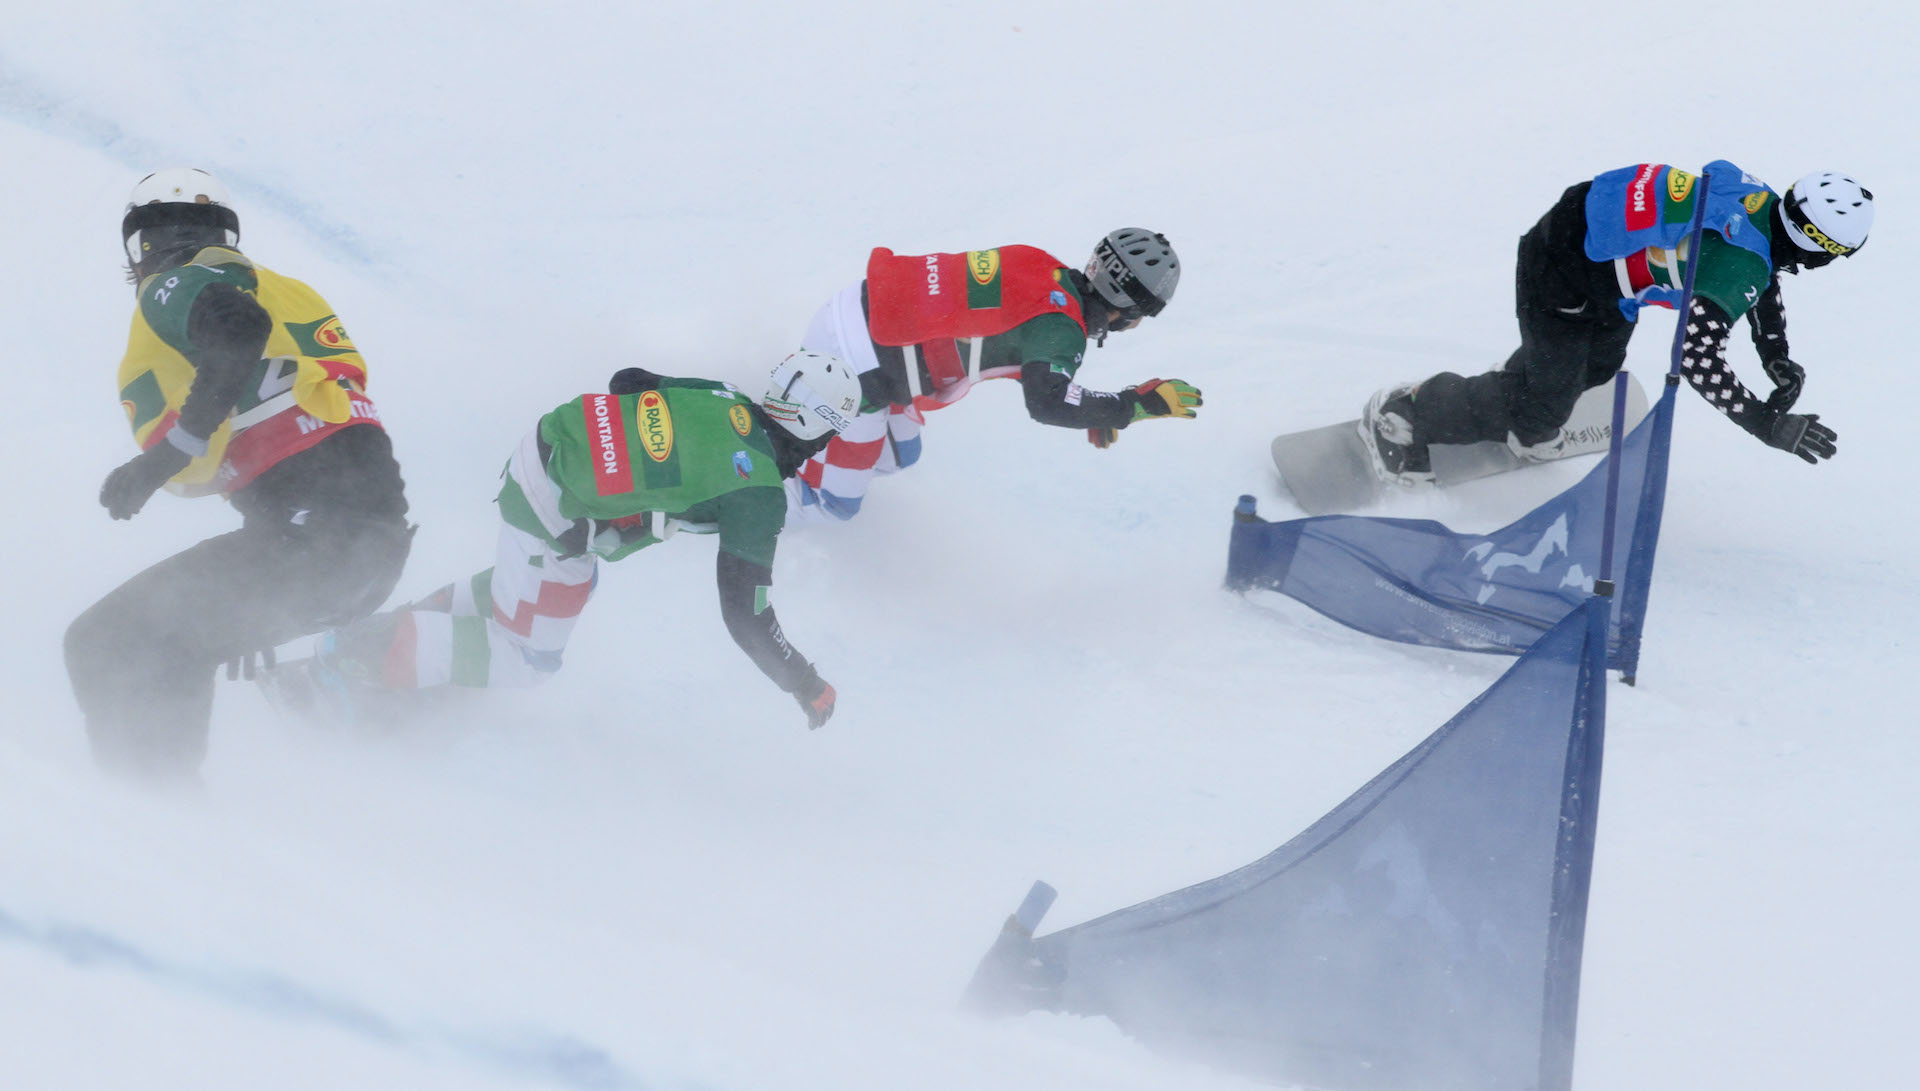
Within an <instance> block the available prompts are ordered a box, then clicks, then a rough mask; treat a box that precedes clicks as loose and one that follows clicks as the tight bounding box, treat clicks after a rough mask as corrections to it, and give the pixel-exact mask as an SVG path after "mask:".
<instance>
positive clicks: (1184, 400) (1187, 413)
mask: <svg viewBox="0 0 1920 1091" xmlns="http://www.w3.org/2000/svg"><path fill="white" fill-rule="evenodd" d="M1127 393H1128V394H1130V395H1132V398H1133V419H1134V420H1146V419H1148V418H1150V417H1194V416H1198V415H1199V414H1197V413H1195V412H1194V411H1193V409H1194V407H1195V406H1197V405H1200V404H1202V403H1201V401H1200V389H1199V388H1198V387H1196V386H1192V385H1190V384H1189V383H1187V382H1185V381H1183V380H1180V379H1148V380H1147V381H1146V382H1144V383H1141V384H1140V385H1139V386H1136V387H1134V388H1133V389H1132V390H1130V391H1128V392H1127ZM1129 423H1131V422H1129ZM1094 446H1096V447H1097V446H1099V444H1098V443H1095V444H1094Z"/></svg>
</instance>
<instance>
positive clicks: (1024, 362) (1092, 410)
mask: <svg viewBox="0 0 1920 1091" xmlns="http://www.w3.org/2000/svg"><path fill="white" fill-rule="evenodd" d="M1179 282H1180V262H1179V259H1178V258H1177V257H1176V256H1175V255H1174V252H1173V247H1172V246H1170V245H1169V244H1168V243H1167V239H1166V236H1164V235H1159V234H1155V233H1153V232H1151V231H1145V230H1142V229H1140V228H1134V227H1129V228H1122V229H1121V230H1118V231H1114V232H1112V233H1110V234H1108V235H1107V236H1106V238H1104V239H1102V240H1101V241H1100V244H1099V245H1098V246H1096V247H1095V248H1094V252H1093V257H1092V259H1091V260H1090V261H1089V262H1088V264H1087V268H1086V271H1085V272H1081V271H1078V270H1074V269H1071V268H1068V267H1067V266H1066V265H1064V264H1063V263H1062V262H1061V261H1060V260H1059V259H1058V258H1055V257H1054V256H1053V255H1051V254H1049V253H1047V252H1046V251H1044V250H1039V249H1036V248H1034V247H1031V246H1002V247H998V248H995V249H992V250H969V251H965V252H963V253H957V254H917V255H906V254H895V253H894V252H893V251H891V250H888V249H886V248H885V247H881V248H877V249H875V250H874V251H873V253H872V255H871V256H870V257H869V258H868V259H867V276H866V279H865V280H862V281H860V282H858V283H856V284H853V285H852V286H850V287H848V288H846V289H845V290H843V291H841V292H840V293H839V294H838V295H836V296H835V297H834V298H833V299H832V300H831V301H830V302H828V303H827V305H826V306H825V307H822V308H821V309H820V311H819V313H818V314H816V315H815V316H814V319H813V324H812V325H811V326H809V327H808V329H807V335H806V338H805V341H804V342H803V345H804V347H805V348H807V349H809V350H811V351H814V352H824V353H828V354H831V355H833V356H837V357H839V358H840V359H842V360H845V361H847V362H848V363H849V364H851V365H853V367H854V369H855V370H856V371H857V372H858V373H859V375H860V386H861V392H862V398H863V400H862V405H861V411H860V415H859V416H858V417H857V418H855V419H854V421H853V422H852V423H851V424H850V425H849V426H848V427H847V428H846V429H844V430H843V431H842V432H841V433H840V435H839V436H838V437H837V438H836V439H834V441H833V442H832V443H831V444H829V445H828V446H827V448H826V450H824V451H822V452H821V453H820V454H818V455H816V456H815V457H814V458H812V459H810V460H809V461H808V462H807V463H806V465H804V466H802V467H801V470H800V473H799V474H798V475H796V476H795V477H794V478H792V479H791V480H789V481H788V482H787V507H788V520H789V521H790V522H794V521H820V520H824V519H828V518H832V519H841V520H845V519H851V518H853V517H854V516H855V515H856V514H858V513H859V511H860V504H861V501H862V500H863V499H864V498H865V496H866V493H867V487H868V485H869V484H870V483H871V481H872V479H873V476H874V474H876V473H890V472H892V471H895V470H899V469H904V468H905V467H907V466H911V465H913V463H914V462H916V461H918V460H919V458H920V428H921V425H922V424H924V423H925V416H924V414H925V413H926V412H927V411H929V410H933V409H938V408H940V407H942V406H946V405H951V404H952V403H954V402H956V401H959V400H960V399H961V398H962V397H964V396H965V395H966V393H967V391H968V390H970V389H971V388H972V386H973V384H974V383H976V382H979V381H980V380H982V379H998V378H1011V379H1017V380H1019V382H1020V386H1021V388H1022V389H1023V391H1024V392H1025V395H1026V404H1027V412H1028V414H1029V415H1031V416H1032V417H1033V419H1034V420H1037V421H1039V422H1040V423H1042V424H1052V425H1059V426H1061V427H1066V428H1084V429H1086V430H1087V432H1088V438H1089V439H1090V441H1091V442H1092V443H1093V444H1094V446H1096V447H1106V446H1107V445H1109V444H1111V443H1112V442H1113V440H1114V437H1115V435H1116V434H1117V433H1118V432H1119V430H1120V429H1122V428H1125V427H1127V426H1128V425H1129V424H1132V423H1133V422H1135V421H1139V420H1147V419H1152V418H1164V417H1186V418H1191V417H1193V416H1194V415H1195V414H1194V410H1195V408H1196V407H1197V406H1199V405H1200V391H1199V390H1197V389H1195V388H1194V387H1193V386H1191V385H1189V384H1187V383H1185V382H1183V381H1181V380H1179V379H1167V380H1161V379H1149V380H1148V381H1146V382H1144V383H1140V384H1138V385H1136V386H1133V387H1131V388H1128V389H1126V390H1121V391H1119V392H1118V393H1106V392H1103V391H1097V390H1088V389H1086V388H1084V387H1082V386H1081V385H1080V384H1079V383H1078V382H1076V381H1075V379H1074V376H1075V374H1076V373H1077V372H1078V371H1079V369H1080V364H1081V361H1082V360H1083V358H1084V357H1085V355H1086V349H1087V340H1088V339H1089V338H1092V339H1093V341H1094V343H1095V344H1101V343H1103V342H1104V341H1105V339H1106V335H1107V334H1109V333H1117V332H1119V331H1121V330H1126V329H1132V328H1133V327H1134V326H1137V325H1139V324H1140V322H1141V320H1142V319H1145V318H1148V317H1151V316H1153V315H1157V314H1159V313H1160V311H1161V309H1162V308H1164V307H1165V306H1166V305H1167V301H1168V300H1170V299H1172V298H1173V290H1174V287H1175V286H1176V285H1177V284H1179Z"/></svg>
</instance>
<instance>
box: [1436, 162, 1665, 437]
mask: <svg viewBox="0 0 1920 1091" xmlns="http://www.w3.org/2000/svg"><path fill="white" fill-rule="evenodd" d="M1591 186H1592V183H1590V182H1582V183H1580V184H1579V185H1577V186H1574V187H1572V188H1571V189H1569V190H1567V192H1566V193H1565V194H1564V195H1562V196H1561V198H1560V200H1559V201H1558V202H1557V203H1555V205H1554V206H1553V207H1552V208H1550V209H1548V210H1547V214H1546V215H1545V216H1542V217H1541V218H1540V222H1539V223H1537V224H1535V225H1534V226H1533V229H1532V230H1530V231H1528V232H1527V233H1526V234H1525V235H1522V236H1521V237H1520V252H1519V260H1518V261H1517V262H1516V264H1515V272H1514V282H1515V283H1514V311H1515V313H1516V314H1517V316H1518V317H1519V320H1520V347H1519V348H1517V349H1515V350H1514V352H1513V355H1512V356H1510V357H1508V358H1507V363H1506V366H1504V367H1502V368H1500V369H1498V370H1495V371H1487V372H1482V373H1481V374H1479V375H1473V376H1466V377H1463V376H1460V375H1456V374H1454V373H1453V372H1450V371H1448V372H1441V373H1440V374H1438V375H1435V376H1434V377H1432V378H1431V379H1428V380H1427V381H1426V382H1424V383H1421V384H1420V389H1419V392H1418V393H1417V394H1416V395H1415V396H1414V404H1413V415H1414V421H1413V438H1414V440H1415V442H1418V443H1478V442H1481V441H1485V440H1492V441H1496V442H1497V441H1503V440H1505V439H1506V438H1507V433H1509V432H1511V433H1513V434H1514V435H1515V436H1517V437H1519V439H1520V442H1522V443H1526V444H1534V443H1540V442H1543V441H1545V440H1548V439H1551V438H1552V437H1553V435H1554V433H1555V432H1557V431H1559V429H1560V426H1561V425H1562V424H1565V423H1566V421H1567V418H1568V417H1570V416H1572V415H1573V406H1574V403H1575V402H1577V401H1579V400H1580V395H1581V394H1583V393H1585V392H1586V391H1587V390H1589V389H1591V388H1593V387H1596V386H1599V385H1600V384H1602V383H1604V382H1606V381H1607V380H1609V379H1611V378H1613V376H1614V374H1615V373H1616V372H1618V371H1619V370H1620V366H1621V365H1622V364H1624V363H1625V362H1626V359H1627V341H1628V339H1630V338H1631V337H1632V336H1633V328H1634V327H1633V323H1632V322H1629V321H1627V318H1626V316H1625V315H1623V314H1621V313H1620V307H1619V303H1618V301H1619V299H1620V291H1619V288H1618V286H1617V282H1616V280H1615V277H1614V272H1613V265H1612V263H1611V262H1596V261H1592V260H1589V259H1588V257H1587V255H1586V249H1585V244H1586V232H1587V213H1586V198H1587V190H1588V189H1589V188H1591Z"/></svg>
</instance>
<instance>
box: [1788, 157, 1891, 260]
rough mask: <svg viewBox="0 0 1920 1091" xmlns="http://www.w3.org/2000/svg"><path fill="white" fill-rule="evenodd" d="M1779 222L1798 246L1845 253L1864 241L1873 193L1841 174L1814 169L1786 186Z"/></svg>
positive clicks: (1838, 254) (1870, 224)
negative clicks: (1814, 170) (1812, 172)
mask: <svg viewBox="0 0 1920 1091" xmlns="http://www.w3.org/2000/svg"><path fill="white" fill-rule="evenodd" d="M1780 222H1781V223H1783V224H1785V225H1786V228H1787V237H1788V238H1790V239H1792V240H1793V244H1794V245H1795V246H1798V247H1799V248H1800V249H1802V250H1810V251H1812V252H1814V253H1816V254H1822V253H1824V254H1831V255H1833V256H1834V257H1846V256H1847V255H1848V254H1851V253H1853V252H1854V251H1855V250H1858V249H1860V248H1861V247H1862V246H1865V245H1866V244H1867V232H1868V231H1871V230H1872V229H1873V194H1872V193H1871V192H1869V191H1868V190H1867V189H1866V188H1865V187H1863V186H1861V185H1860V183H1858V182H1856V181H1854V180H1853V179H1851V178H1849V177H1847V176H1846V175H1844V174H1838V173H1835V172H1834V171H1830V170H1823V171H1818V172H1816V173H1814V174H1809V175H1807V176H1806V177H1805V178H1802V179H1800V180H1799V181H1798V182H1795V183H1794V184H1793V185H1791V186H1789V187H1788V188H1787V193H1786V196H1784V197H1782V198H1780ZM1828 260H1832V259H1831V258H1829V259H1828Z"/></svg>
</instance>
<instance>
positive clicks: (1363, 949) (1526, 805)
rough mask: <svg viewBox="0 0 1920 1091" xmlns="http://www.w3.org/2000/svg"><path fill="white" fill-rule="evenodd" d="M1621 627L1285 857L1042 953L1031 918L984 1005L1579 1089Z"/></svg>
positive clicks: (1414, 1075)
mask: <svg viewBox="0 0 1920 1091" xmlns="http://www.w3.org/2000/svg"><path fill="white" fill-rule="evenodd" d="M1606 615H1607V606H1606V600H1605V599H1603V598H1600V597H1597V596H1595V597H1592V598H1590V599H1589V600H1588V601H1587V604H1586V605H1585V606H1582V607H1577V608H1576V609H1575V610H1573V611H1572V612H1571V613H1570V614H1568V615H1567V616H1566V617H1565V618H1564V619H1563V620H1562V621H1561V622H1560V623H1559V624H1558V625H1557V626H1555V627H1553V628H1552V629H1551V630H1550V631H1549V632H1548V633H1547V634H1546V635H1544V636H1542V637H1541V638H1540V639H1538V640H1536V641H1534V642H1533V646H1532V648H1531V649H1530V650H1529V651H1527V652H1526V653H1525V654H1523V655H1522V656H1521V657H1520V658H1519V660H1518V661H1517V662H1515V663H1514V665H1513V666H1512V667H1511V668H1510V669H1509V670H1508V671H1507V673H1506V674H1505V675H1503V676H1502V677H1501V678H1500V679H1499V680H1498V681H1496V682H1495V683H1494V684H1493V685H1492V686H1491V687H1490V688H1489V689H1487V691H1486V692H1485V693H1483V694H1481V695H1480V696H1479V697H1478V698H1476V699H1475V700H1474V701H1473V702H1472V703H1471V704H1469V705H1468V706H1467V707H1466V708H1465V709H1463V710H1462V711H1461V712H1460V713H1459V714H1458V715H1456V716H1455V717H1454V718H1453V719H1452V720H1451V721H1449V722H1448V723H1447V724H1446V725H1445V726H1443V727H1441V728H1440V729H1439V730H1437V731H1435V732H1434V733H1433V734H1432V735H1431V736H1429V737H1428V738H1427V739H1426V740H1425V741H1423V742H1422V743H1420V744H1419V745H1418V746H1417V747H1415V748H1414V749H1413V750H1412V751H1411V752H1409V753H1408V754H1407V755H1405V756H1404V757H1402V758H1401V759H1400V760H1398V761H1396V762H1395V763H1393V765H1392V766H1390V767H1389V768H1388V769H1387V770H1386V771H1385V772H1383V773H1381V774H1380V775H1379V776H1377V777H1375V778H1374V779H1373V780H1372V781H1371V782H1369V783H1368V784H1367V785H1366V786H1365V787H1363V788H1361V789H1360V790H1359V791H1358V792H1356V793H1355V794H1354V795H1353V796H1352V797H1350V798H1349V799H1347V800H1346V801H1345V802H1344V803H1341V804H1340V805H1339V806H1338V807H1336V808H1334V809H1333V810H1332V811H1331V812H1330V813H1328V814H1327V815H1326V817H1324V818H1322V819H1321V820H1320V821H1318V822H1316V823H1314V824H1313V826H1311V827H1310V828H1309V829H1307V830H1306V832H1304V833H1302V834H1300V835H1299V836H1298V837H1295V838H1294V839H1293V840H1291V841H1289V842H1287V843H1286V844H1285V845H1283V846H1281V847H1280V848H1279V849H1277V850H1275V851H1274V852H1273V853H1271V854H1269V855H1268V856H1266V857H1265V858H1263V859H1261V860H1259V861H1256V862H1255V863H1252V864H1250V865H1248V866H1246V867H1244V868H1241V869H1239V870H1238V871H1234V872H1231V873H1229V874H1227V875H1223V876H1221V877H1219V878H1217V879H1212V880H1209V881H1207V882H1203V883H1200V884H1199V885H1197V886H1192V887H1188V888H1187V889H1185V890H1180V891H1176V892H1174V893H1171V894H1167V895H1164V896H1162V897H1159V898H1156V899H1154V900H1152V901H1149V902H1145V903H1142V904H1140V905H1136V906H1133V907H1132V908H1129V909H1123V910H1120V911H1119V912H1116V913H1111V914H1108V915H1107V916H1104V917H1100V918H1098V919H1096V920H1093V921H1089V922H1087V923H1085V924H1080V925H1076V926H1074V927H1071V928H1067V929H1063V930H1061V931H1059V932H1055V933H1053V934H1051V935H1048V936H1044V937H1041V938H1039V939H1030V938H1027V937H1029V936H1030V934H1031V933H1030V931H1028V929H1030V927H1031V925H1032V924H1034V923H1037V921H1033V920H1031V919H1026V918H1031V917H1033V916H1034V915H1035V913H1034V912H1032V911H1029V910H1025V909H1023V911H1022V912H1023V914H1024V915H1025V916H1024V917H1020V916H1018V915H1017V916H1016V918H1010V919H1009V921H1008V925H1007V930H1006V932H1005V933H1003V936H1002V941H1001V942H1000V943H998V944H996V945H995V948H994V951H993V952H990V953H989V956H988V959H987V960H986V961H983V963H982V966H981V972H980V974H978V975H976V977H975V980H974V985H973V987H972V988H971V989H970V992H969V1000H970V1001H971V1002H973V1003H974V1004H975V1005H976V1006H978V1007H985V1008H990V1009H997V1010H1001V1011H1007V1010H1013V1011H1019V1010H1028V1009H1034V1008H1043V1009H1049V1010H1056V1011H1066V1012H1073V1013H1079V1014H1086V1015H1103V1016H1106V1017H1108V1018H1110V1019H1112V1020H1113V1021H1114V1022H1115V1023H1116V1024H1118V1025H1119V1027H1120V1028H1121V1029H1122V1030H1124V1031H1125V1032H1126V1033H1128V1034H1129V1035H1132V1036H1134V1037H1135V1038H1138V1039H1140V1040H1141V1041H1143V1042H1145V1043H1146V1044H1147V1045H1149V1046H1152V1047H1154V1048H1156V1049H1161V1050H1164V1051H1168V1052H1172V1053H1176V1054H1179V1055H1183V1056H1187V1057H1192V1058H1194V1059H1198V1060H1202V1061H1204V1062H1206V1063H1209V1064H1213V1065H1216V1066H1218V1067H1221V1068H1224V1069H1229V1070H1232V1071H1237V1072H1242V1073H1245V1074H1248V1075H1252V1076H1255V1077H1258V1078H1262V1079H1270V1080H1275V1081H1283V1082H1295V1083H1300V1084H1303V1085H1306V1086H1311V1087H1316V1088H1329V1089H1335V1091H1468V1089H1472V1091H1566V1089H1567V1088H1568V1087H1569V1085H1570V1083H1571V1079H1572V1067H1573V1043H1574V1026H1575V1020H1576V1015H1577V1006H1578V997H1579V982H1580V954H1581V944H1582V940H1583V937H1584V934H1585V928H1586V912H1587V893H1588V884H1589V878H1590V876H1591V873H1592V863H1593V845H1594V829H1595V822H1596V819H1597V810H1598V805H1599V789H1600V771H1601V753H1602V748H1603V746H1604V741H1605V724H1606V709H1605V700H1606V693H1605V691H1606V683H1605V678H1606V667H1605V665H1604V663H1603V651H1602V649H1603V647H1604V641H1605V629H1606ZM1036 891H1037V892H1042V893H1044V894H1045V895H1047V896H1050V895H1051V893H1052V892H1051V890H1048V889H1045V888H1043V887H1037V888H1036ZM1031 900H1032V899H1030V901H1031ZM1044 906H1045V901H1044V900H1042V901H1040V903H1039V909H1038V911H1040V912H1044Z"/></svg>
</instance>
